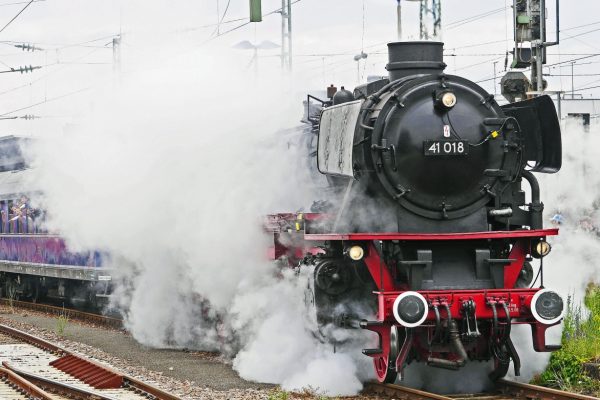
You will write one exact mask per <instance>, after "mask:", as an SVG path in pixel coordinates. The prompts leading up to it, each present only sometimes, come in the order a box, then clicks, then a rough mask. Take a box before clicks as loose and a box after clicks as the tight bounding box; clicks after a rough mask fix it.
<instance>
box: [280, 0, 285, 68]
mask: <svg viewBox="0 0 600 400" xmlns="http://www.w3.org/2000/svg"><path fill="white" fill-rule="evenodd" d="M284 68H285V0H281V70H282V71H283V69H284Z"/></svg>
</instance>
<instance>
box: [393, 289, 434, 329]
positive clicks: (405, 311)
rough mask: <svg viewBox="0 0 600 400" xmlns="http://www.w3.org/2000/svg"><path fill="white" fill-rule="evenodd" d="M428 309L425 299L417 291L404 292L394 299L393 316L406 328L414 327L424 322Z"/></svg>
mask: <svg viewBox="0 0 600 400" xmlns="http://www.w3.org/2000/svg"><path fill="white" fill-rule="evenodd" d="M428 311H429V306H428V305H427V300H425V297H423V296H422V295H421V294H420V293H417V292H404V293H402V294H401V295H400V296H398V297H396V300H395V301H394V307H393V312H394V318H396V321H398V322H399V323H400V325H402V326H404V327H407V328H414V327H415V326H419V325H421V324H422V323H423V322H425V320H426V319H427V312H428Z"/></svg>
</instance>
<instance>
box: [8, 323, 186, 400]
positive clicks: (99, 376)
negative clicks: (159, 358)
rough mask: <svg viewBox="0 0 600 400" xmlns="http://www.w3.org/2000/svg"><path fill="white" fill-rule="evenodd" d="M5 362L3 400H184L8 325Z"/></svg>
mask: <svg viewBox="0 0 600 400" xmlns="http://www.w3.org/2000/svg"><path fill="white" fill-rule="evenodd" d="M0 362H1V363H2V367H1V368H0V398H1V399H5V398H6V399H30V398H31V399H33V398H35V399H42V400H44V399H53V400H56V399H61V398H68V399H82V400H83V399H98V400H142V399H146V400H147V399H155V400H180V398H179V397H177V396H175V395H173V394H170V393H167V392H165V391H163V390H161V389H158V388H157V387H155V386H152V385H150V384H147V383H145V382H142V381H140V380H138V379H136V378H133V377H131V376H127V375H125V374H121V373H120V372H118V371H115V370H113V369H111V368H110V367H107V366H105V365H103V364H100V363H97V362H95V361H93V360H89V359H87V358H85V357H82V356H80V355H78V354H75V353H73V352H70V351H68V350H66V349H64V348H62V347H60V346H58V345H56V344H53V343H50V342H48V341H46V340H44V339H40V338H38V337H36V336H33V335H30V334H28V333H25V332H23V331H20V330H17V329H14V328H11V327H8V326H5V325H0ZM4 391H6V395H4V393H5V392H4Z"/></svg>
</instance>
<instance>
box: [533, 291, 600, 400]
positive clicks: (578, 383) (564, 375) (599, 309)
mask: <svg viewBox="0 0 600 400" xmlns="http://www.w3.org/2000/svg"><path fill="white" fill-rule="evenodd" d="M583 305H584V306H585V307H583V306H582V305H581V304H579V303H575V301H574V300H573V298H572V297H569V300H568V304H567V313H566V315H565V322H564V330H563V336H562V346H563V347H562V349H561V350H559V351H557V352H555V353H553V354H552V356H551V357H550V362H549V364H548V367H547V368H546V370H545V371H544V372H543V373H542V374H541V375H539V376H538V377H536V378H535V379H534V381H533V383H534V384H537V385H544V386H549V387H554V388H559V389H561V390H565V391H569V392H576V393H584V394H589V395H593V396H597V397H600V381H599V380H597V379H594V378H592V377H590V376H588V375H587V374H586V373H585V371H584V369H583V364H584V363H589V362H600V286H598V285H594V284H590V285H589V286H588V288H587V290H586V294H585V298H584V301H583Z"/></svg>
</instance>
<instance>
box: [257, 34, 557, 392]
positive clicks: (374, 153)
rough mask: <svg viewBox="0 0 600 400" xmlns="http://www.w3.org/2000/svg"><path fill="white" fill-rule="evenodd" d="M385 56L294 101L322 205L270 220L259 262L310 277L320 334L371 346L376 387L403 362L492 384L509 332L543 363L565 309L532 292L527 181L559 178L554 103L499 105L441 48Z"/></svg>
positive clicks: (538, 257) (537, 240) (533, 250)
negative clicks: (328, 329)
mask: <svg viewBox="0 0 600 400" xmlns="http://www.w3.org/2000/svg"><path fill="white" fill-rule="evenodd" d="M388 54H389V63H388V64H387V67H386V69H387V70H388V73H389V76H388V77H382V78H381V79H377V80H375V81H372V82H369V83H366V84H363V85H360V86H358V87H356V88H355V89H354V91H353V92H350V91H348V90H340V91H336V90H335V88H333V87H332V88H329V90H328V92H329V93H328V95H329V96H330V97H329V98H328V99H325V100H323V99H319V98H317V97H315V96H308V98H307V103H306V105H307V121H308V122H309V123H310V126H311V130H310V132H312V133H311V134H312V135H313V136H314V137H316V138H317V141H316V142H317V144H316V149H315V150H314V152H313V154H314V155H315V156H316V159H317V160H316V161H317V167H318V171H319V172H320V173H321V174H323V175H324V176H326V177H327V181H328V184H329V187H330V188H331V189H332V191H333V192H334V193H335V196H334V197H333V199H334V200H331V199H329V200H328V201H323V202H320V203H319V204H318V205H319V208H320V210H319V212H311V213H290V214H274V215H270V216H269V217H268V225H267V226H268V228H269V230H270V232H272V234H273V238H274V241H273V247H272V249H271V255H272V257H273V259H276V260H280V261H283V262H285V263H286V264H287V265H292V266H295V267H299V268H311V269H312V270H313V271H314V282H313V285H312V291H311V293H312V294H311V296H312V298H311V300H312V303H313V304H314V307H315V309H316V316H317V319H318V321H319V323H320V324H322V325H327V324H334V325H336V326H338V327H343V328H349V329H352V328H362V329H366V330H369V331H372V332H374V333H375V334H376V335H377V336H376V337H374V339H375V340H374V342H375V345H374V346H373V347H372V348H367V349H364V350H363V353H364V354H365V355H366V356H369V357H372V359H373V365H374V369H375V373H376V375H377V377H378V379H379V380H380V381H381V382H394V381H395V380H396V379H397V377H398V375H402V373H403V370H404V368H405V367H406V365H407V364H409V363H413V362H421V363H426V364H427V365H429V366H431V367H438V368H445V369H451V370H458V369H460V368H461V367H463V366H464V365H465V364H466V363H467V362H469V361H489V360H493V365H494V366H493V370H492V371H491V372H490V378H491V379H498V378H500V377H502V376H505V375H506V374H507V372H508V369H509V364H510V361H511V360H512V362H513V365H514V370H515V371H514V372H515V375H519V370H520V366H521V363H520V359H519V355H518V354H517V351H516V350H515V346H514V345H513V342H512V340H511V335H510V334H511V328H512V326H513V325H514V324H527V325H530V327H531V332H532V338H533V347H534V349H535V350H536V351H540V352H547V351H553V350H556V349H557V348H558V346H553V345H548V344H546V339H545V332H546V330H547V329H548V328H549V327H551V326H554V325H557V324H559V323H560V321H561V319H562V317H563V312H564V301H563V299H562V297H561V296H560V295H559V294H558V293H557V292H555V291H552V290H550V289H547V288H545V286H544V284H545V282H544V273H543V261H544V258H545V257H546V256H547V255H548V254H549V253H550V251H551V246H550V244H549V243H548V242H547V238H548V237H549V236H553V235H557V234H558V230H557V229H544V227H543V224H542V221H543V218H542V213H543V208H544V207H543V203H542V202H541V199H540V188H539V185H538V182H537V180H536V178H535V176H534V174H533V173H534V172H538V173H555V172H557V171H559V170H560V167H561V157H562V154H561V133H560V124H559V121H558V117H557V114H556V110H555V109H554V104H553V103H552V101H551V99H550V98H549V97H547V96H540V97H535V98H531V99H528V100H525V101H521V102H517V103H511V104H507V105H504V106H500V105H499V104H498V103H497V102H496V101H495V99H494V96H493V95H490V94H489V93H487V92H486V91H485V90H483V89H482V88H481V87H480V86H478V85H477V84H476V83H474V82H472V81H470V80H468V79H465V78H462V77H459V76H453V75H446V74H445V73H444V72H443V71H444V68H445V64H444V62H443V43H439V42H395V43H389V44H388ZM342 89H343V88H342ZM526 186H528V189H527V188H526ZM526 189H527V190H526Z"/></svg>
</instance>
